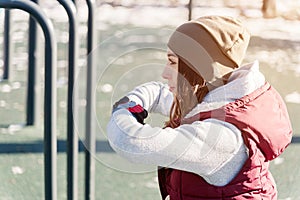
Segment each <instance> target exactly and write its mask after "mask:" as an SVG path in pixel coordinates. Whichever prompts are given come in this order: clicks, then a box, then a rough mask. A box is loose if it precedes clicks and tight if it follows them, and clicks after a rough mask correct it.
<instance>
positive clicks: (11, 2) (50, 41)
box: [0, 0, 57, 200]
mask: <svg viewBox="0 0 300 200" xmlns="http://www.w3.org/2000/svg"><path fill="white" fill-rule="evenodd" d="M0 7H2V8H6V9H20V10H23V11H25V12H28V13H30V14H31V15H32V16H33V17H34V18H35V20H37V21H38V23H39V24H40V25H41V28H42V30H43V32H44V36H45V95H44V167H45V168H44V173H45V179H44V182H45V199H46V200H57V178H56V176H57V175H56V156H57V150H56V53H57V49H56V40H55V35H54V29H53V25H52V23H51V21H50V20H49V19H48V18H47V16H46V14H45V13H44V12H43V11H42V9H41V8H40V7H39V6H38V5H36V4H35V3H33V2H31V1H24V0H0Z"/></svg>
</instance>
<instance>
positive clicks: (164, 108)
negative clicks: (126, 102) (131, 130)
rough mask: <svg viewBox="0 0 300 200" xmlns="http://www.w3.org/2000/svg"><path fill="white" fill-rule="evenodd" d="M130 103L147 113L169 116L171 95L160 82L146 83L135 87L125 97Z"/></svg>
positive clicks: (166, 87)
mask: <svg viewBox="0 0 300 200" xmlns="http://www.w3.org/2000/svg"><path fill="white" fill-rule="evenodd" d="M126 96H127V97H128V98H129V99H130V100H131V101H135V102H136V103H137V104H140V105H141V106H143V107H144V108H145V109H146V110H147V111H148V112H154V113H160V114H163V115H165V116H167V115H169V112H170V108H171V105H172V102H173V94H172V93H171V92H170V91H169V88H168V86H167V85H165V84H163V83H161V82H148V83H145V84H142V85H140V86H138V87H136V88H135V89H134V90H133V91H131V92H129V93H128V94H127V95H126Z"/></svg>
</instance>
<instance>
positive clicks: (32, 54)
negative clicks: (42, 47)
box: [26, 0, 39, 126]
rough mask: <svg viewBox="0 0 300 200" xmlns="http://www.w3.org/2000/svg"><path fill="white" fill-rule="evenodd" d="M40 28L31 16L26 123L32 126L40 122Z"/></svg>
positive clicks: (36, 1) (35, 0) (35, 1)
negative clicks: (38, 64) (38, 85)
mask: <svg viewBox="0 0 300 200" xmlns="http://www.w3.org/2000/svg"><path fill="white" fill-rule="evenodd" d="M31 1H32V2H34V3H36V4H38V1H39V0H31ZM37 39H38V30H37V23H36V21H35V20H34V18H33V17H30V18H29V39H28V75H27V76H28V78H27V80H28V83H27V97H26V99H27V101H26V125H27V126H31V125H34V124H35V123H36V122H38V118H37V117H36V116H37V114H38V113H39V111H38V103H39V102H37V96H39V94H36V93H37V92H38V91H36V89H35V87H36V83H37V82H38V80H36V79H38V76H36V74H38V73H37V71H38V68H37V57H38V54H37V52H38V45H39V43H38V41H37Z"/></svg>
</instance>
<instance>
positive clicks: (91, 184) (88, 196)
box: [85, 0, 96, 200]
mask: <svg viewBox="0 0 300 200" xmlns="http://www.w3.org/2000/svg"><path fill="white" fill-rule="evenodd" d="M86 2H87V6H88V11H89V12H88V34H87V39H88V41H87V55H88V56H87V59H88V60H87V62H88V66H87V94H86V102H87V104H86V131H85V132H86V135H85V200H95V160H94V158H93V156H94V155H95V153H96V137H95V114H94V112H95V94H94V92H95V81H96V77H95V76H96V71H95V67H94V56H93V53H92V51H93V49H94V47H95V45H94V43H95V25H94V23H95V21H94V20H95V18H94V14H95V13H94V11H95V8H94V0H86Z"/></svg>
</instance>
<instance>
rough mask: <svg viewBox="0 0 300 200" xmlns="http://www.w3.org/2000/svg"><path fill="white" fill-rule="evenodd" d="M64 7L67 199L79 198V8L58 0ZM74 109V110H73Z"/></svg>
mask: <svg viewBox="0 0 300 200" xmlns="http://www.w3.org/2000/svg"><path fill="white" fill-rule="evenodd" d="M58 2H59V3H60V4H61V5H62V6H63V7H64V9H65V10H66V12H67V14H68V18H69V47H68V51H69V55H68V62H69V74H68V100H67V101H68V104H67V193H68V195H67V197H68V198H67V199H68V200H77V199H78V135H77V134H76V133H75V130H74V120H75V119H76V118H77V117H76V115H77V112H78V109H77V103H76V99H77V89H76V87H74V81H75V80H74V79H75V74H76V71H77V57H78V56H77V54H78V36H77V35H78V34H77V33H78V31H77V29H78V23H77V10H76V7H75V5H74V3H73V2H72V1H71V0H58ZM73 111H74V112H73Z"/></svg>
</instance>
